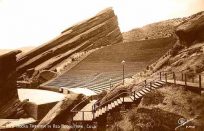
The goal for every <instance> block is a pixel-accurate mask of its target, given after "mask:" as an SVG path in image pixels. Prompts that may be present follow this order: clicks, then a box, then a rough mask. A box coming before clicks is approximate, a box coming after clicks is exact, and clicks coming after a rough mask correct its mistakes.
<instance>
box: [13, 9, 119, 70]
mask: <svg viewBox="0 0 204 131" xmlns="http://www.w3.org/2000/svg"><path fill="white" fill-rule="evenodd" d="M122 40H123V38H122V34H121V32H120V29H119V27H118V21H117V16H116V15H115V14H114V11H113V10H112V9H111V8H108V9H105V10H103V11H102V12H100V13H98V14H97V15H96V16H95V17H92V18H90V19H88V20H85V21H83V22H81V23H78V24H76V25H74V26H72V27H70V28H68V29H66V30H64V31H63V32H62V33H61V34H60V35H59V36H58V37H56V38H55V39H53V40H51V41H49V42H47V43H45V44H43V45H41V46H39V47H37V48H35V49H33V50H31V51H30V52H28V53H26V54H24V55H22V56H20V57H19V58H18V68H17V71H18V74H22V73H24V72H25V71H26V70H27V69H30V68H35V69H36V70H45V69H46V70H49V69H50V68H52V67H53V66H55V65H56V64H59V63H60V62H62V61H63V60H65V59H67V58H68V57H70V56H71V55H72V54H74V53H77V52H80V51H87V50H90V49H95V48H99V47H101V46H106V45H111V44H116V43H119V42H122Z"/></svg>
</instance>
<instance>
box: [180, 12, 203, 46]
mask: <svg viewBox="0 0 204 131" xmlns="http://www.w3.org/2000/svg"><path fill="white" fill-rule="evenodd" d="M176 34H177V35H178V37H179V39H180V41H181V42H182V43H184V44H185V45H187V46H189V45H191V44H192V43H193V42H194V41H198V42H200V41H204V12H200V13H198V14H195V15H193V16H191V17H190V18H189V19H188V20H186V21H185V22H183V23H182V24H181V25H179V26H178V27H177V29H176Z"/></svg>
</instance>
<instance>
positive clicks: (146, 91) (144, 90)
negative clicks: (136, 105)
mask: <svg viewBox="0 0 204 131" xmlns="http://www.w3.org/2000/svg"><path fill="white" fill-rule="evenodd" d="M142 91H143V92H145V93H149V92H150V91H148V90H146V89H143V90H142Z"/></svg>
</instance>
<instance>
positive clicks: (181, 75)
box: [181, 73, 183, 81]
mask: <svg viewBox="0 0 204 131" xmlns="http://www.w3.org/2000/svg"><path fill="white" fill-rule="evenodd" d="M181 81H183V73H181Z"/></svg>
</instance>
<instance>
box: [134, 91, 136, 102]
mask: <svg viewBox="0 0 204 131" xmlns="http://www.w3.org/2000/svg"><path fill="white" fill-rule="evenodd" d="M134 100H136V98H135V91H134Z"/></svg>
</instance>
